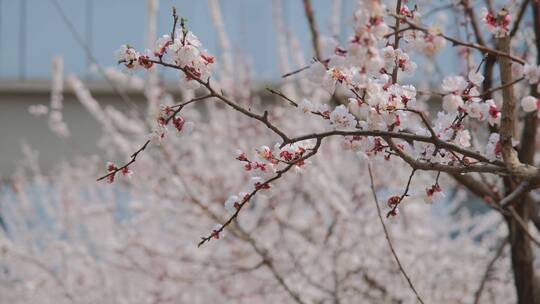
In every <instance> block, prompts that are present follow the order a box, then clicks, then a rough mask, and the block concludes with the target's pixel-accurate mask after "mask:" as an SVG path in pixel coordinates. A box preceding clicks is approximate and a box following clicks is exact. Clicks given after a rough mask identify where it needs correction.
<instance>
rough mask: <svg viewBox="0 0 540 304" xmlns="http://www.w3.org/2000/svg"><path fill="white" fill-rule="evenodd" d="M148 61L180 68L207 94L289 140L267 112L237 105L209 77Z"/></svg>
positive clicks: (185, 69)
mask: <svg viewBox="0 0 540 304" xmlns="http://www.w3.org/2000/svg"><path fill="white" fill-rule="evenodd" d="M148 62H152V63H155V64H159V65H162V66H165V67H169V68H173V69H176V70H180V71H182V72H184V73H185V74H186V75H187V76H189V77H190V78H192V79H193V80H195V81H197V82H198V83H200V84H201V85H202V86H204V87H205V88H206V89H207V90H208V91H210V94H209V95H211V96H212V97H216V98H217V99H219V100H221V101H222V102H224V103H225V104H226V105H228V106H229V107H231V108H233V109H234V110H236V111H237V112H240V113H242V114H244V115H246V116H248V117H251V118H253V119H255V120H258V121H260V122H262V123H263V124H265V125H266V127H267V128H268V129H270V130H272V131H273V132H274V133H276V134H277V135H278V136H279V137H281V139H282V140H283V142H284V143H288V142H290V140H289V138H288V137H287V135H286V134H285V133H284V132H283V131H281V130H280V129H279V128H277V127H276V126H274V125H273V124H272V123H271V122H270V121H269V120H268V112H265V113H264V114H263V115H259V114H255V113H253V112H251V111H249V110H247V109H244V108H243V107H241V106H239V105H238V104H236V103H235V102H233V101H232V100H230V99H228V98H227V97H225V96H224V95H223V94H220V93H218V92H217V91H216V90H214V88H212V86H211V85H210V79H208V80H207V81H203V80H202V79H200V78H199V77H198V76H197V75H195V74H194V73H193V72H192V71H190V70H189V68H185V67H180V66H177V65H174V64H170V63H166V62H163V61H161V60H159V61H158V60H151V59H150V60H148Z"/></svg>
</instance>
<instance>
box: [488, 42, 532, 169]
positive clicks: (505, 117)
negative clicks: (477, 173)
mask: <svg viewBox="0 0 540 304" xmlns="http://www.w3.org/2000/svg"><path fill="white" fill-rule="evenodd" d="M496 44H497V49H498V50H499V51H501V52H504V53H509V52H510V37H502V38H498V39H497V41H496ZM498 61H499V70H500V76H501V83H502V85H503V86H504V85H505V84H509V83H511V82H512V67H511V65H512V63H511V62H510V60H509V58H507V57H502V56H500V57H498ZM502 93H503V106H502V109H501V124H500V128H499V134H500V138H501V139H500V143H501V154H502V157H503V160H504V163H505V165H506V167H507V168H508V169H509V170H510V171H511V172H512V173H513V174H515V175H529V174H533V175H534V174H535V173H537V172H538V169H537V168H535V167H533V166H530V165H527V164H523V163H521V161H520V160H519V158H518V154H517V152H516V150H515V149H514V147H513V144H512V137H513V135H514V128H515V123H516V122H515V110H516V107H517V103H516V100H515V96H514V89H513V87H512V86H506V87H505V88H503V90H502Z"/></svg>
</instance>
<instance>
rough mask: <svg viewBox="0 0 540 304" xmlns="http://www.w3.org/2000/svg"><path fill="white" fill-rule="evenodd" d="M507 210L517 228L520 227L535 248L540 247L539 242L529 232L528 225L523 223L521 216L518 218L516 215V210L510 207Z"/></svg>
mask: <svg viewBox="0 0 540 304" xmlns="http://www.w3.org/2000/svg"><path fill="white" fill-rule="evenodd" d="M508 210H510V213H511V214H512V217H513V218H514V219H515V220H516V222H517V223H518V225H519V227H521V229H523V231H524V232H525V234H526V235H527V237H529V239H530V240H531V241H532V242H533V243H535V244H536V246H538V247H540V241H539V240H537V239H536V238H535V237H534V236H533V235H532V234H531V232H530V231H529V228H528V223H526V222H525V220H523V218H522V217H521V216H519V214H518V213H517V211H516V209H515V208H514V206H510V207H508Z"/></svg>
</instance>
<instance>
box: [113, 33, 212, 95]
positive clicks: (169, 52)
mask: <svg viewBox="0 0 540 304" xmlns="http://www.w3.org/2000/svg"><path fill="white" fill-rule="evenodd" d="M151 56H154V57H155V59H152V58H151ZM166 56H167V57H168V58H170V59H171V60H172V61H173V62H174V63H175V64H176V66H178V67H180V68H182V69H184V70H185V71H187V73H186V72H183V73H182V75H181V77H180V85H181V86H182V87H184V88H186V89H197V88H198V87H199V86H200V83H199V81H198V80H200V81H207V80H208V79H209V78H210V75H211V70H212V66H213V64H214V61H215V59H214V57H213V56H211V55H210V54H209V53H208V52H207V51H206V50H205V49H204V48H203V47H202V43H201V42H200V41H199V39H198V38H197V36H195V35H194V34H193V33H192V32H191V31H188V30H187V29H185V28H180V29H178V30H176V31H175V36H174V37H172V36H171V35H163V36H162V37H161V38H159V39H158V40H157V41H156V43H155V47H154V50H153V51H152V52H150V51H146V52H145V54H141V53H139V52H137V51H136V50H135V49H134V48H133V47H131V46H130V45H122V46H121V47H120V49H119V50H118V51H117V59H118V63H122V64H123V65H124V66H125V67H126V68H128V69H135V68H139V67H142V68H145V69H149V68H151V67H152V66H153V65H154V62H155V60H157V61H159V62H163V59H164V58H165V57H166ZM195 77H196V78H197V79H195Z"/></svg>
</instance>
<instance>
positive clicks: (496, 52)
mask: <svg viewBox="0 0 540 304" xmlns="http://www.w3.org/2000/svg"><path fill="white" fill-rule="evenodd" d="M390 16H392V17H394V18H396V19H399V20H402V21H403V22H405V23H407V24H408V25H409V26H410V27H411V29H415V30H419V31H422V32H424V33H429V30H428V29H427V28H425V27H422V26H420V25H418V24H416V23H414V22H412V21H410V20H408V19H407V18H405V17H403V16H399V15H396V14H393V13H390ZM436 35H437V36H440V37H442V38H444V39H446V40H448V41H450V42H452V43H453V44H454V45H461V46H464V47H467V48H472V49H477V50H479V51H480V52H482V53H489V54H493V55H496V56H499V57H505V58H508V59H510V60H512V61H515V62H518V63H521V64H525V61H524V60H523V59H521V58H518V57H515V56H512V55H511V54H510V53H509V52H504V51H501V50H496V49H492V48H489V47H486V46H482V45H479V44H477V43H469V42H464V41H461V40H459V39H456V38H453V37H450V36H447V35H445V34H443V33H438V34H436Z"/></svg>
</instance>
